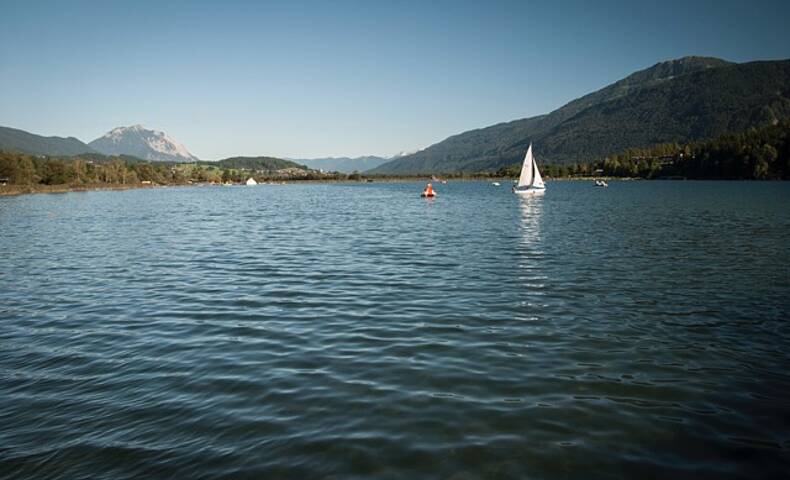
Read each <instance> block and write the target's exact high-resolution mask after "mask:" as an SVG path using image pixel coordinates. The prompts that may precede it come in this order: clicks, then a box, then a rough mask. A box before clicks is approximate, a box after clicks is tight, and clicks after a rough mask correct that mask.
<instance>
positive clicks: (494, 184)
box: [491, 182, 499, 187]
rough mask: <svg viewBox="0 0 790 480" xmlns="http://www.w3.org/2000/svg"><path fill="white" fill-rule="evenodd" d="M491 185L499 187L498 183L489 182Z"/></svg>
mask: <svg viewBox="0 0 790 480" xmlns="http://www.w3.org/2000/svg"><path fill="white" fill-rule="evenodd" d="M491 185H493V186H495V187H498V186H499V182H491Z"/></svg>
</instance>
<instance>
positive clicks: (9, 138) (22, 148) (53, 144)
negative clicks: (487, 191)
mask: <svg viewBox="0 0 790 480" xmlns="http://www.w3.org/2000/svg"><path fill="white" fill-rule="evenodd" d="M0 150H3V151H6V152H20V153H27V154H29V155H79V154H81V153H88V152H95V150H94V149H92V148H91V147H89V146H88V145H86V144H84V143H83V142H81V141H79V140H77V139H76V138H74V137H68V138H63V137H44V136H41V135H36V134H33V133H29V132H26V131H24V130H18V129H16V128H8V127H0Z"/></svg>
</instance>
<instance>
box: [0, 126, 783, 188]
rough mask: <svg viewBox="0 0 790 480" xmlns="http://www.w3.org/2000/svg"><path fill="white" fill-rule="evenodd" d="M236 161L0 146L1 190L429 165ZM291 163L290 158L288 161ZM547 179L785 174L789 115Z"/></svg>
mask: <svg viewBox="0 0 790 480" xmlns="http://www.w3.org/2000/svg"><path fill="white" fill-rule="evenodd" d="M233 160H234V161H233V162H230V163H228V162H226V163H223V162H224V161H223V162H198V163H187V164H174V163H167V162H148V161H143V160H140V159H137V158H134V157H124V156H121V157H110V156H103V155H95V154H88V155H77V156H73V157H46V156H35V155H27V154H23V153H15V152H0V195H17V194H24V193H47V192H53V193H54V192H66V191H80V190H98V189H113V190H120V189H129V188H138V187H153V186H178V185H195V184H240V183H243V182H244V181H245V180H246V179H247V178H254V179H255V180H256V181H258V182H283V181H300V182H316V181H317V182H343V181H350V182H358V181H396V180H422V179H425V178H426V177H427V178H430V176H431V175H432V174H431V173H427V172H426V173H421V174H415V175H381V174H373V175H372V174H365V173H360V172H353V173H350V174H346V173H340V172H321V171H317V170H310V169H307V168H306V167H304V166H301V165H295V164H284V163H281V162H278V161H276V160H277V159H272V158H269V157H250V158H243V159H233ZM289 163H290V162H289ZM520 168H521V165H520V164H513V165H511V166H508V167H505V168H502V169H500V170H499V171H497V172H457V173H452V174H443V175H441V177H442V178H446V179H488V178H515V177H516V176H517V175H518V172H519V170H520ZM540 168H541V170H542V171H543V173H544V176H545V177H547V178H549V179H568V178H600V177H609V178H635V179H672V178H675V179H678V178H682V179H690V180H695V179H699V180H711V179H717V180H788V179H790V121H784V122H777V123H776V124H774V125H769V126H765V127H762V128H751V129H749V130H748V131H746V132H742V133H737V134H727V135H723V136H721V137H718V138H715V139H712V140H707V141H702V142H693V143H687V144H678V143H672V144H662V145H656V146H653V147H648V148H634V149H629V150H627V151H625V152H623V153H621V154H619V155H615V156H612V157H607V158H604V159H602V160H599V161H597V162H591V163H580V164H575V165H551V164H549V165H541V166H540Z"/></svg>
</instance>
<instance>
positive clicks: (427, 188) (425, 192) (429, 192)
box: [420, 183, 436, 197]
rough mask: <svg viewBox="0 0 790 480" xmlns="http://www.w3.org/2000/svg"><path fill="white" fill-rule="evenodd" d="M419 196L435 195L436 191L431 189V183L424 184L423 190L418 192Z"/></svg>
mask: <svg viewBox="0 0 790 480" xmlns="http://www.w3.org/2000/svg"><path fill="white" fill-rule="evenodd" d="M420 196H421V197H435V196H436V192H434V191H433V185H431V184H430V183H429V184H428V185H426V186H425V190H423V191H422V193H421V194H420Z"/></svg>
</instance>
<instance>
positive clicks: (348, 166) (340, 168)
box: [294, 155, 393, 173]
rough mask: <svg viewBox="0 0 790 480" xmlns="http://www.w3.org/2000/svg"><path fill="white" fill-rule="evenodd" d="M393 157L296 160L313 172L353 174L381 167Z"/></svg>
mask: <svg viewBox="0 0 790 480" xmlns="http://www.w3.org/2000/svg"><path fill="white" fill-rule="evenodd" d="M392 158H393V157H390V158H384V157H375V156H372V155H370V156H366V157H355V158H350V157H327V158H307V159H299V160H294V161H295V162H298V163H302V164H304V165H307V166H308V167H310V168H312V169H313V170H324V171H326V172H342V173H351V172H353V171H355V170H356V171H359V172H364V171H365V170H370V169H371V168H376V167H378V166H379V165H381V164H383V163H386V162H389V161H390V160H391V159H392Z"/></svg>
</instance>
